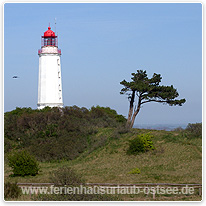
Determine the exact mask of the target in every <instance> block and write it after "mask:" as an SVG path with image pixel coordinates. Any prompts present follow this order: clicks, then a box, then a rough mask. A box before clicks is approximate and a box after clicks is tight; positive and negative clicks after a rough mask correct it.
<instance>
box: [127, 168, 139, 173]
mask: <svg viewBox="0 0 206 206" xmlns="http://www.w3.org/2000/svg"><path fill="white" fill-rule="evenodd" d="M129 174H140V169H139V168H134V169H132V170H131V171H130V172H129Z"/></svg>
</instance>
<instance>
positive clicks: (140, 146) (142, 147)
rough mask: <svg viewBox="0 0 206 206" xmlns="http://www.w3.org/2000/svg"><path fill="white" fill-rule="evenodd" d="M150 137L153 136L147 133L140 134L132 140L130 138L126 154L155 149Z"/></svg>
mask: <svg viewBox="0 0 206 206" xmlns="http://www.w3.org/2000/svg"><path fill="white" fill-rule="evenodd" d="M152 137H153V136H152V135H151V134H150V133H147V134H140V135H138V136H137V137H136V138H134V139H133V140H130V141H129V148H128V150H127V154H129V155H136V154H138V153H140V152H146V151H149V150H153V149H155V148H154V145H153V142H152V140H151V138H152Z"/></svg>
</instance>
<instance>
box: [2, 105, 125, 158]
mask: <svg viewBox="0 0 206 206" xmlns="http://www.w3.org/2000/svg"><path fill="white" fill-rule="evenodd" d="M125 123H126V119H125V117H124V116H122V115H118V114H117V112H116V111H115V110H113V109H110V108H109V107H100V106H97V107H92V108H91V109H90V110H88V109H86V108H84V107H82V108H79V107H77V106H73V107H64V108H61V109H59V108H49V107H46V108H44V109H42V110H33V109H31V108H16V109H15V110H13V111H11V112H6V113H5V116H4V136H5V139H4V150H5V153H6V154H7V153H9V152H11V151H14V150H21V149H26V150H28V151H29V152H30V153H32V154H33V155H35V156H36V158H37V159H38V160H40V161H51V160H61V159H66V160H72V159H74V158H76V157H78V156H79V154H80V153H82V152H84V151H85V150H86V149H87V148H88V147H89V145H90V142H91V139H90V137H91V136H92V134H95V133H97V131H98V128H104V127H113V128H114V127H120V126H124V125H125Z"/></svg>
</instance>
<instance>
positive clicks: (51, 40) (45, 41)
mask: <svg viewBox="0 0 206 206" xmlns="http://www.w3.org/2000/svg"><path fill="white" fill-rule="evenodd" d="M41 46H42V47H45V46H56V47H58V45H57V36H56V35H55V32H53V31H52V30H51V27H50V26H49V27H48V30H47V31H45V32H44V36H42V44H41Z"/></svg>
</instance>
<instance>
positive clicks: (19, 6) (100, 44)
mask: <svg viewBox="0 0 206 206" xmlns="http://www.w3.org/2000/svg"><path fill="white" fill-rule="evenodd" d="M55 18H56V19H57V25H56V31H57V32H58V37H59V39H58V40H59V48H60V49H61V50H62V57H61V64H62V81H63V101H64V105H65V106H73V105H77V106H79V107H86V108H91V106H93V105H94V106H96V105H100V106H109V107H111V108H113V109H115V110H116V111H117V112H118V113H119V114H123V115H124V116H127V113H128V106H129V102H128V100H127V97H126V96H124V95H120V93H119V92H120V90H121V88H122V86H121V85H120V84H119V82H120V81H122V80H123V79H125V80H127V81H129V80H130V78H131V73H133V72H136V70H137V69H142V70H147V73H148V76H149V77H151V75H152V74H153V73H160V74H161V75H162V78H163V79H162V85H174V87H175V88H177V89H178V92H179V94H180V96H179V98H186V100H187V102H186V103H185V104H184V105H183V106H182V107H178V106H176V107H170V106H168V105H162V104H159V103H149V104H145V105H144V107H143V108H142V109H141V110H140V113H139V115H138V116H137V118H136V122H135V124H146V123H149V124H152V123H157V124H161V123H167V124H176V123H177V124H180V123H183V124H187V123H195V122H201V121H202V5H201V4H200V3H173V4H171V3H165V4H164V3H153V4H152V3H147V4H146V3H145V4H143V3H108V4H106V3H105V4H100V3H98V4H94V3H86V4H83V3H77V4H74V3H72V4H71V3H67V4H66V3H64V4H63V3H59V4H56V3H49V4H48V3H47V4H43V3H39V4H38V3H35V4H31V3H28V4H26V3H7V4H5V5H4V111H5V112H6V111H11V110H13V109H15V108H16V107H32V108H37V95H38V64H39V62H38V60H39V59H38V55H37V51H38V49H39V48H40V47H41V35H43V32H45V31H46V30H47V27H48V25H49V23H50V25H51V28H52V30H55V24H54V19H55ZM14 75H17V76H19V77H20V78H18V79H13V78H12V77H13V76H14Z"/></svg>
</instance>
